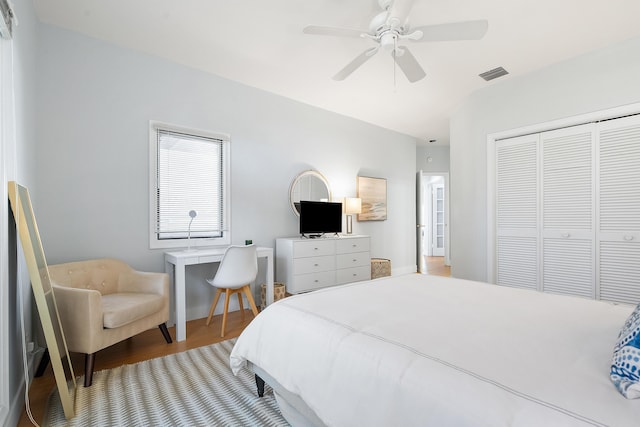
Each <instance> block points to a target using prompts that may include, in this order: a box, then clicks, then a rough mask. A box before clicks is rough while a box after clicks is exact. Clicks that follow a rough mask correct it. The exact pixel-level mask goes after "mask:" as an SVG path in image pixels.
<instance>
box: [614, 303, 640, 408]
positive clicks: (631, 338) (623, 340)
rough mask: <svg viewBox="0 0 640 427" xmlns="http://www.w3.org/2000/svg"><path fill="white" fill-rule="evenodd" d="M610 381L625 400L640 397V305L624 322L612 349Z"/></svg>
mask: <svg viewBox="0 0 640 427" xmlns="http://www.w3.org/2000/svg"><path fill="white" fill-rule="evenodd" d="M610 376H611V381H613V384H615V386H616V387H617V389H618V391H619V392H620V393H622V395H623V396H624V397H626V398H627V399H636V398H638V397H640V304H638V306H637V307H636V309H635V310H633V313H631V315H630V316H629V318H628V319H627V321H626V322H625V324H624V326H623V327H622V330H621V331H620V334H619V335H618V342H617V343H616V346H615V348H614V349H613V360H612V361H611V374H610Z"/></svg>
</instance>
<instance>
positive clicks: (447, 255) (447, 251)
mask: <svg viewBox="0 0 640 427" xmlns="http://www.w3.org/2000/svg"><path fill="white" fill-rule="evenodd" d="M426 176H442V177H444V209H445V212H444V222H445V225H444V265H446V266H451V238H450V237H451V233H450V231H449V230H450V227H449V224H451V220H450V210H451V209H450V201H449V198H450V196H449V172H432V171H429V172H425V171H422V176H421V179H422V178H424V177H426Z"/></svg>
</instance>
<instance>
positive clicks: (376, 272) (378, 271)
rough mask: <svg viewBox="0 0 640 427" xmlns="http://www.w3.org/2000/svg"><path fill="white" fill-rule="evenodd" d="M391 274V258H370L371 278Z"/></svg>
mask: <svg viewBox="0 0 640 427" xmlns="http://www.w3.org/2000/svg"><path fill="white" fill-rule="evenodd" d="M386 276H391V260H389V259H384V258H371V278H372V279H377V278H378V277H386Z"/></svg>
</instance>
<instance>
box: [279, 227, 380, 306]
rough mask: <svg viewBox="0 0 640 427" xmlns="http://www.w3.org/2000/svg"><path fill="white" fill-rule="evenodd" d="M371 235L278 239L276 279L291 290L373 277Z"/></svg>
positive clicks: (300, 290)
mask: <svg viewBox="0 0 640 427" xmlns="http://www.w3.org/2000/svg"><path fill="white" fill-rule="evenodd" d="M369 247H370V238H369V236H358V235H353V236H340V237H323V238H318V239H305V238H302V237H287V238H280V239H276V280H277V281H278V282H284V284H285V286H286V290H287V292H289V293H292V294H297V293H300V292H307V291H313V290H316V289H321V288H326V287H329V286H335V285H342V284H344V283H349V282H357V281H360V280H369V279H371V253H370V249H369Z"/></svg>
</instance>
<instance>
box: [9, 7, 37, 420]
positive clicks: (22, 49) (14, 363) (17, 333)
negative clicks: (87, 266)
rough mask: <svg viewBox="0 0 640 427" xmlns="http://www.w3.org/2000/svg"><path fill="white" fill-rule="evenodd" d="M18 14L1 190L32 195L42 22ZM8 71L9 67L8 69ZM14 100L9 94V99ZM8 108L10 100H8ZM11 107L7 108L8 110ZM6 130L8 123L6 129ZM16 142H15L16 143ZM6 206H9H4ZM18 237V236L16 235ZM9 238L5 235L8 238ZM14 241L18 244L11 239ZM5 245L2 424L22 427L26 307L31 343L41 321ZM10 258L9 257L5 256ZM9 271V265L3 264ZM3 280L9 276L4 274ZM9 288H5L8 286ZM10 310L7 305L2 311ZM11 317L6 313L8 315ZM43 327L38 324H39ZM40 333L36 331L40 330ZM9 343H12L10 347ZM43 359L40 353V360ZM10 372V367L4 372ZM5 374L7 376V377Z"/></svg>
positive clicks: (25, 278) (24, 10)
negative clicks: (11, 118)
mask: <svg viewBox="0 0 640 427" xmlns="http://www.w3.org/2000/svg"><path fill="white" fill-rule="evenodd" d="M13 5H14V7H15V13H16V16H17V17H18V20H19V25H18V26H16V27H15V31H14V39H13V55H12V59H13V81H14V84H13V108H14V111H15V127H13V126H11V127H13V128H14V129H15V139H14V138H10V140H11V142H10V145H11V146H10V147H4V148H5V149H6V151H5V152H4V154H5V157H4V158H3V159H2V160H1V162H2V166H3V167H4V172H3V174H1V175H2V176H3V182H2V183H1V185H2V186H3V187H4V188H6V187H7V182H6V181H8V180H14V181H17V182H19V183H20V184H23V185H26V186H28V187H29V189H30V191H32V194H33V193H37V188H36V187H35V174H34V169H35V162H34V154H35V152H36V150H37V148H36V134H37V125H36V123H35V121H36V112H35V106H36V84H35V83H36V70H37V57H36V44H37V31H38V22H37V19H36V16H35V12H34V10H33V5H32V3H31V2H25V1H20V2H13ZM3 65H4V64H3ZM7 95H8V96H10V95H9V94H3V97H4V96H7ZM2 101H3V103H5V102H6V101H7V100H6V99H3V100H2ZM4 106H6V104H4ZM4 124H5V125H6V123H4ZM14 141H15V142H14ZM4 203H5V206H6V203H7V202H6V200H5V201H4ZM10 234H13V233H10ZM3 236H4V233H3ZM8 240H11V241H12V240H13V238H12V239H8ZM2 244H3V245H7V246H6V247H5V248H3V249H7V252H8V265H9V268H8V279H9V281H8V292H7V295H8V313H6V314H7V315H8V325H4V324H3V325H2V327H3V328H4V327H5V326H8V332H9V334H8V336H7V337H5V336H2V342H1V343H0V346H1V347H2V351H5V350H7V353H6V354H8V360H2V363H3V364H4V363H7V366H8V369H7V371H6V372H7V376H6V377H5V376H4V375H3V377H2V378H1V379H0V387H3V388H5V387H6V389H5V390H3V392H5V391H8V393H9V405H10V408H9V412H8V413H7V414H4V415H6V417H5V418H4V419H0V422H2V423H3V425H6V426H13V425H16V423H17V421H18V419H19V417H20V414H21V413H22V411H23V403H24V399H23V397H24V387H25V382H24V369H23V362H22V342H21V336H22V330H21V325H20V316H21V310H20V309H19V307H20V304H21V303H22V305H23V311H24V318H25V319H24V324H25V338H26V341H27V342H31V341H36V340H37V338H36V336H37V334H34V332H33V329H34V328H33V322H32V318H33V317H34V316H35V317H37V312H36V311H35V309H32V307H33V303H32V300H31V295H32V293H31V285H30V281H29V275H28V272H27V268H26V264H25V263H24V258H23V257H22V254H19V257H18V259H16V247H15V244H9V242H8V241H7V240H3V241H2ZM0 252H4V251H0ZM3 265H5V264H4V263H3ZM3 274H7V271H4V272H3ZM4 285H5V284H4V283H3V286H4ZM2 309H3V310H4V305H3V307H2ZM3 314H5V313H3ZM34 321H35V322H38V321H37V320H34ZM37 329H38V328H36V330H37ZM5 340H6V341H5ZM40 355H41V353H38V357H39V356H40ZM37 361H38V358H34V354H33V353H29V354H27V363H28V366H29V369H32V368H33V364H34V362H37ZM3 368H4V367H3ZM4 372H5V371H4V370H3V374H4Z"/></svg>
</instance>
